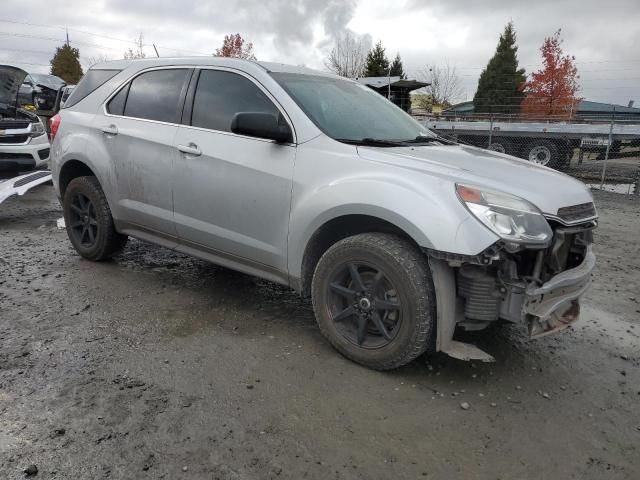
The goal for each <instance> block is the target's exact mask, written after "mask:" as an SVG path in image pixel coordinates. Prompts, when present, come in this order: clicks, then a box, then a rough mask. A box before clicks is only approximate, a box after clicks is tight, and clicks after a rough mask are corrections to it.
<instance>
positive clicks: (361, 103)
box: [271, 73, 434, 142]
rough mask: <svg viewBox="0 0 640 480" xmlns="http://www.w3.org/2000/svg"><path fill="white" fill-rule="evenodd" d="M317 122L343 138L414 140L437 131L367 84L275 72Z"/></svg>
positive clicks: (338, 137) (334, 135)
mask: <svg viewBox="0 0 640 480" xmlns="http://www.w3.org/2000/svg"><path fill="white" fill-rule="evenodd" d="M271 75H272V76H273V78H275V80H276V81H277V82H278V83H279V84H280V85H281V86H282V88H284V89H285V90H286V91H287V93H288V94H289V95H290V96H291V98H293V100H294V101H295V102H296V103H297V104H298V106H299V107H300V108H301V109H302V110H303V111H304V112H305V113H306V114H307V116H308V117H309V118H310V119H311V121H312V122H313V123H315V124H316V126H317V127H318V128H319V129H320V130H322V131H323V132H324V133H326V134H327V135H329V136H330V137H332V138H334V139H336V140H340V141H351V142H360V141H362V140H373V139H375V140H382V141H385V140H387V141H398V142H402V141H410V140H414V139H416V138H417V137H429V138H434V135H433V133H431V132H430V131H429V130H427V129H426V128H425V127H423V126H422V125H420V124H419V123H418V122H416V121H415V120H414V119H413V118H411V117H410V116H409V115H407V114H406V113H405V112H404V111H403V110H401V109H400V108H399V107H397V106H395V105H394V104H393V103H391V102H390V101H389V100H387V99H386V98H384V97H383V96H382V95H380V94H379V93H377V92H375V91H373V90H371V89H370V88H368V87H365V86H364V85H360V84H358V83H355V82H352V81H348V80H343V79H340V78H334V77H323V76H313V75H303V74H296V73H272V74H271Z"/></svg>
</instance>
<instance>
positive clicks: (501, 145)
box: [488, 138, 513, 155]
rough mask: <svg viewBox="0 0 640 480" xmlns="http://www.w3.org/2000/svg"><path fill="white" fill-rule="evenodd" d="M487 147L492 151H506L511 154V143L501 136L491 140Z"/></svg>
mask: <svg viewBox="0 0 640 480" xmlns="http://www.w3.org/2000/svg"><path fill="white" fill-rule="evenodd" d="M488 149H489V150H491V151H493V152H498V153H506V154H508V155H512V154H513V148H512V146H511V143H510V142H509V141H508V140H505V139H503V138H499V139H496V140H493V141H492V142H491V144H490V145H489V147H488Z"/></svg>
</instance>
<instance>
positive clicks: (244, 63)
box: [91, 56, 335, 77]
mask: <svg viewBox="0 0 640 480" xmlns="http://www.w3.org/2000/svg"><path fill="white" fill-rule="evenodd" d="M134 63H135V64H138V65H140V66H141V67H143V68H150V67H161V66H165V65H207V66H218V67H233V66H235V67H244V68H245V69H246V68H247V67H249V68H252V67H253V68H255V67H256V66H258V67H261V68H262V69H264V70H265V71H267V72H282V73H301V74H306V75H322V76H327V77H335V75H333V74H332V73H328V72H321V71H319V70H313V69H311V68H308V67H305V66H296V65H287V64H284V63H275V62H258V61H254V60H243V59H241V58H228V57H216V56H210V57H208V56H207V57H205V56H200V57H160V58H140V59H135V60H112V61H109V62H103V63H98V64H96V65H94V66H92V67H91V69H92V70H112V69H117V70H124V69H125V68H127V67H130V66H131V65H133V64H134Z"/></svg>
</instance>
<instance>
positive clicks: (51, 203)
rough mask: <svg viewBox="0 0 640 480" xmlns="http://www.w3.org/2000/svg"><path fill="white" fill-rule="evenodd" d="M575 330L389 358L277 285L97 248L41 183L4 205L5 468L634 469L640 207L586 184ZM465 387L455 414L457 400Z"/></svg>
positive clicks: (609, 473) (146, 474)
mask: <svg viewBox="0 0 640 480" xmlns="http://www.w3.org/2000/svg"><path fill="white" fill-rule="evenodd" d="M595 194H596V201H597V205H598V208H599V213H600V215H601V224H600V228H599V230H598V232H597V235H596V241H597V254H598V255H599V259H598V262H599V263H598V267H597V272H596V273H595V281H594V285H593V287H592V289H591V290H590V292H589V293H588V297H587V299H586V302H585V305H584V309H583V318H582V320H581V321H580V322H579V323H577V324H576V326H575V328H572V329H570V330H569V331H566V332H563V333H562V334H559V335H556V336H553V337H548V338H544V339H540V340H536V341H526V339H525V337H524V336H523V334H522V333H521V332H520V331H519V330H518V329H516V328H507V327H505V328H502V329H494V330H492V331H490V332H485V333H482V334H477V335H474V337H473V340H474V341H475V342H477V343H478V344H479V345H481V346H482V347H483V348H485V349H486V350H487V351H489V352H490V353H492V354H493V355H494V356H495V357H496V359H497V362H496V363H494V364H474V363H465V362H460V361H456V360H453V359H449V358H448V357H446V356H444V355H435V356H430V357H422V358H419V359H418V360H417V361H415V362H413V363H412V364H410V365H408V366H406V367H403V368H401V369H399V370H396V371H392V372H387V373H378V372H374V371H370V370H367V369H365V368H362V367H360V366H358V365H355V364H353V363H351V362H349V361H348V360H346V359H344V358H342V357H341V356H340V355H339V354H337V353H336V352H335V351H334V350H333V349H332V348H331V347H330V346H329V344H328V343H327V342H326V341H325V340H324V339H323V338H322V337H321V335H320V333H319V331H318V329H317V328H316V325H315V321H314V318H313V314H312V310H311V306H310V303H309V302H308V301H306V300H302V299H300V298H299V297H298V296H297V295H296V294H294V293H292V292H291V291H289V290H288V289H286V288H283V287H280V286H277V285H274V284H271V283H269V282H265V281H262V280H258V279H255V278H252V277H249V276H245V275H242V274H238V273H234V272H232V271H229V270H225V269H222V268H219V267H216V266H213V265H209V264H206V263H204V262H202V261H199V260H194V259H192V258H189V257H186V256H184V255H181V254H177V253H175V252H172V251H169V250H165V249H162V248H159V247H155V246H150V245H147V244H144V243H141V242H139V241H131V242H130V243H129V245H128V246H127V248H126V250H125V251H124V253H122V254H121V255H120V256H119V257H117V258H116V259H115V260H113V261H110V262H105V263H100V264H96V263H91V262H87V261H85V260H82V259H81V258H80V257H79V256H78V255H77V254H76V253H75V252H74V251H73V250H72V248H71V246H70V244H69V242H68V240H67V237H66V233H65V231H64V230H59V229H57V227H56V219H58V218H59V217H61V212H60V207H59V205H58V203H57V201H56V200H55V199H54V198H53V190H52V187H50V186H46V185H45V186H40V187H38V188H37V189H34V190H33V191H31V192H29V193H28V194H26V195H25V196H24V197H19V198H12V199H9V200H8V201H6V202H5V203H3V204H2V205H0V342H1V343H0V345H1V349H0V478H2V479H15V478H24V477H25V476H26V475H27V474H25V473H24V470H25V469H26V468H27V467H29V466H30V465H35V466H36V467H37V469H38V473H37V474H36V476H33V475H32V478H38V479H40V478H43V479H94V478H95V479H99V478H114V479H145V478H149V479H160V478H164V479H181V478H184V479H225V480H226V479H268V478H279V479H351V478H357V479H418V478H426V479H594V480H595V479H597V480H601V479H638V478H640V369H639V368H638V367H639V366H640V255H639V248H638V245H639V244H640V242H639V239H640V202H639V201H638V199H637V197H636V199H630V198H628V197H626V196H623V195H616V194H603V193H600V192H595ZM462 402H467V403H468V404H469V408H468V409H467V410H464V409H462V408H461V403H462Z"/></svg>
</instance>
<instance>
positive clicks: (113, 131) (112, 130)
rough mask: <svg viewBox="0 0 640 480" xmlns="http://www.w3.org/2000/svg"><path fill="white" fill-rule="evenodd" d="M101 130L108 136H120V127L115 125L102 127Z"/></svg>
mask: <svg viewBox="0 0 640 480" xmlns="http://www.w3.org/2000/svg"><path fill="white" fill-rule="evenodd" d="M100 130H102V132H103V133H106V134H107V135H117V134H118V127H116V126H115V125H113V124H112V125H106V126H104V127H101V128H100Z"/></svg>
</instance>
